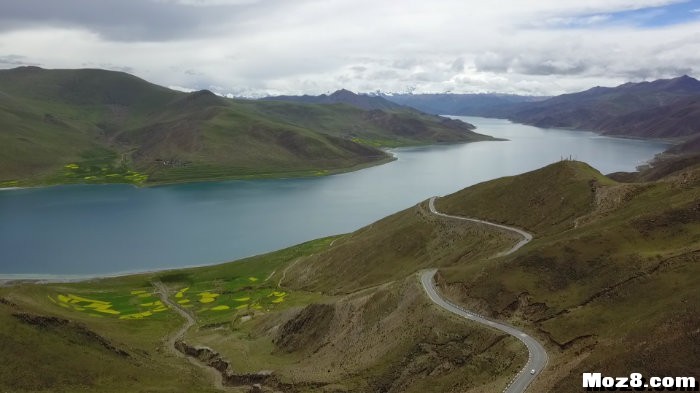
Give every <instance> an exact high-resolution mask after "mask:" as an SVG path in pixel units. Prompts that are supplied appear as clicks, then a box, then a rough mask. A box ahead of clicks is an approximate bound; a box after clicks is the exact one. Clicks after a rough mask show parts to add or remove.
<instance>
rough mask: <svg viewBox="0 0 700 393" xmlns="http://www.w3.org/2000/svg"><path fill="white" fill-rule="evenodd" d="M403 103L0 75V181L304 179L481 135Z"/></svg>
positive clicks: (33, 72)
mask: <svg viewBox="0 0 700 393" xmlns="http://www.w3.org/2000/svg"><path fill="white" fill-rule="evenodd" d="M472 128H473V126H471V125H468V124H466V123H462V122H456V121H451V120H447V119H443V118H438V117H435V116H429V115H424V114H420V113H416V112H414V111H410V110H397V111H391V112H386V111H382V110H374V111H371V112H368V111H365V110H362V109H359V108H356V107H352V106H347V105H342V104H341V105H314V104H293V103H283V102H263V101H260V102H258V101H246V100H229V99H224V98H221V97H218V96H216V95H214V94H212V93H211V92H208V91H200V92H195V93H190V94H186V93H181V92H176V91H172V90H169V89H166V88H163V87H160V86H156V85H153V84H151V83H148V82H146V81H143V80H141V79H139V78H136V77H134V76H132V75H128V74H125V73H120V72H112V71H104V70H44V69H41V68H37V67H20V68H16V69H11V70H0V153H2V154H0V187H2V186H13V185H31V184H46V183H49V184H51V183H71V182H99V183H104V182H129V183H136V184H141V183H157V182H172V181H186V180H207V179H221V178H240V177H251V176H254V177H270V176H310V175H311V176H313V175H321V174H326V173H329V172H333V171H341V170H349V169H355V168H358V167H362V166H366V165H374V164H377V163H380V162H383V161H385V160H388V159H390V157H389V156H388V155H387V154H386V153H384V152H383V151H381V150H379V149H378V148H379V147H388V146H406V145H417V144H430V143H444V142H447V143H460V142H469V141H475V140H489V139H492V138H489V137H486V136H483V135H480V134H476V133H474V132H473V131H472Z"/></svg>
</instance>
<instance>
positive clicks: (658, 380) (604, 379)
mask: <svg viewBox="0 0 700 393" xmlns="http://www.w3.org/2000/svg"><path fill="white" fill-rule="evenodd" d="M583 388H584V389H585V390H586V391H587V392H697V391H700V388H699V387H698V385H697V382H696V381H695V377H648V378H646V377H644V376H643V375H642V374H641V373H631V374H630V375H629V376H625V377H608V376H604V375H603V374H602V373H583Z"/></svg>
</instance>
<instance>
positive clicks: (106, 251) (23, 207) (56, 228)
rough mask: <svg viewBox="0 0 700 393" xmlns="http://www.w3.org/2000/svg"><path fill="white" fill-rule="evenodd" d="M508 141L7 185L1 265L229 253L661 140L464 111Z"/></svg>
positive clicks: (106, 267)
mask: <svg viewBox="0 0 700 393" xmlns="http://www.w3.org/2000/svg"><path fill="white" fill-rule="evenodd" d="M464 119H465V120H467V121H469V122H471V123H473V124H476V125H477V126H478V130H479V132H481V133H485V134H489V135H493V136H497V137H501V138H507V139H509V141H504V142H478V143H470V144H465V145H452V146H431V147H420V148H408V149H396V150H393V152H394V153H395V154H396V155H397V157H398V160H396V161H393V162H390V163H388V164H385V165H381V166H377V167H372V168H368V169H364V170H361V171H358V172H351V173H344V174H339V175H335V176H329V177H323V178H309V179H283V180H255V181H228V182H217V183H194V184H183V185H169V186H161V187H152V188H141V189H139V188H134V187H131V186H127V185H100V186H95V185H90V186H87V185H84V186H83V185H79V186H61V187H51V188H44V189H29V190H13V191H2V192H0V274H13V273H14V274H17V273H32V274H61V275H65V274H105V273H116V272H124V271H142V270H152V269H158V268H164V267H177V266H189V265H197V264H210V263H216V262H224V261H229V260H233V259H237V258H241V257H244V256H249V255H254V254H259V253H263V252H267V251H272V250H275V249H279V248H281V247H285V246H289V245H293V244H296V243H300V242H303V241H306V240H310V239H314V238H317V237H322V236H327V235H332V234H338V233H344V232H348V231H352V230H354V229H357V228H359V227H361V226H363V225H367V224H369V223H371V222H372V221H375V220H377V219H379V218H381V217H384V216H386V215H388V214H391V213H393V212H396V211H398V210H401V209H404V208H407V207H410V206H412V205H414V204H416V203H418V202H420V201H421V200H424V199H426V198H428V197H430V196H432V195H444V194H447V193H451V192H454V191H457V190H459V189H461V188H464V187H466V186H468V185H471V184H474V183H478V182H481V181H484V180H489V179H493V178H496V177H501V176H506V175H514V174H518V173H522V172H526V171H529V170H532V169H536V168H539V167H541V166H544V165H547V164H550V163H552V162H555V161H558V160H560V159H561V158H562V157H569V156H571V157H572V158H575V159H578V160H581V161H586V162H588V163H590V164H591V165H593V166H594V167H596V168H598V169H599V170H600V171H601V172H603V173H609V172H613V171H621V170H628V171H629V170H634V169H635V167H636V166H637V165H640V164H643V163H644V162H645V161H647V160H649V159H650V158H652V157H653V156H654V154H656V153H658V152H660V151H662V150H664V148H665V145H664V144H662V143H659V142H652V141H639V140H631V139H616V138H608V137H601V136H597V135H595V134H592V133H586V132H578V131H562V130H545V129H540V128H535V127H529V126H524V125H519V124H513V123H510V122H508V121H505V120H496V119H483V118H471V117H470V118H464Z"/></svg>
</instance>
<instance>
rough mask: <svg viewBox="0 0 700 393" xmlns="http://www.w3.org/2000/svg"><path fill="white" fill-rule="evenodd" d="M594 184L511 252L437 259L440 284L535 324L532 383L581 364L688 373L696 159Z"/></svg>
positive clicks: (692, 370)
mask: <svg viewBox="0 0 700 393" xmlns="http://www.w3.org/2000/svg"><path fill="white" fill-rule="evenodd" d="M559 165H560V166H563V164H559ZM567 165H569V166H571V165H570V164H568V163H567ZM581 175H583V176H588V175H589V174H588V171H583V173H581ZM512 184H514V183H512ZM553 185H554V184H553ZM476 190H478V189H476ZM501 191H502V192H503V193H504V194H517V195H519V197H520V198H522V199H523V200H527V199H528V198H532V197H533V196H535V195H536V193H535V194H533V193H531V192H528V191H527V190H526V189H522V188H520V187H517V188H516V187H510V186H509V185H507V184H504V186H503V187H502V188H501ZM551 192H552V193H555V194H557V195H559V192H560V191H559V189H558V188H557V187H551ZM465 193H466V192H465ZM593 194H594V198H593V199H592V201H593V204H592V206H591V207H590V208H589V209H587V211H582V212H581V213H583V215H582V216H581V217H579V218H578V219H577V220H576V223H577V225H575V226H573V227H569V228H568V230H564V231H561V230H560V231H556V232H546V231H541V232H538V233H541V236H539V237H538V238H537V239H536V241H534V242H532V243H531V244H529V245H528V246H527V247H525V248H523V249H522V250H521V251H519V252H518V253H516V254H515V255H514V256H512V257H510V258H506V260H504V261H502V262H499V263H494V264H489V265H488V266H486V267H485V268H484V269H483V270H482V271H479V272H476V274H475V271H474V270H473V269H464V268H461V267H451V268H448V269H445V270H443V271H442V277H443V283H442V284H443V289H444V291H445V292H447V293H450V294H451V296H452V297H453V299H455V300H456V301H458V302H460V303H462V304H466V305H467V306H468V307H471V308H473V309H476V310H479V311H481V312H483V313H485V314H488V315H492V316H494V317H496V318H501V319H510V320H511V321H512V322H514V323H518V324H522V325H523V326H529V327H531V329H537V331H538V332H539V335H540V337H542V339H543V340H546V341H545V342H546V343H547V344H548V348H550V349H551V350H552V354H550V365H552V367H551V369H550V371H548V372H547V374H546V375H545V376H544V378H543V380H541V381H539V382H538V383H537V385H535V387H534V389H535V390H536V391H554V392H556V391H566V390H569V389H570V388H571V387H573V386H577V384H579V383H580V375H581V373H582V372H585V371H590V370H596V371H600V372H603V374H604V375H624V374H625V373H628V372H629V370H631V369H634V370H635V371H638V372H641V373H643V374H645V375H695V376H697V375H698V371H700V370H699V369H698V364H697V362H696V361H694V360H693V359H696V358H697V357H696V356H695V354H696V353H697V351H698V349H700V341H698V335H697V329H696V328H697V326H698V323H699V322H700V320H699V319H698V315H700V314H698V308H699V307H700V304H699V303H698V295H699V294H700V292H698V288H699V285H700V282H699V281H698V277H699V276H698V268H699V267H700V265H698V261H700V259H699V257H700V205H698V201H699V200H700V171H698V161H697V160H696V161H695V162H694V163H689V164H687V165H686V166H685V167H684V168H682V169H677V170H674V171H672V172H671V173H670V174H669V175H667V176H664V177H662V178H661V179H660V180H658V181H656V182H652V183H626V184H622V183H619V184H617V183H612V184H611V183H608V184H601V183H598V184H597V185H596V186H595V187H594V192H593ZM562 196H564V195H562ZM464 200H465V201H466V200H467V199H466V198H465V199H464ZM463 208H464V209H467V208H466V207H464V206H463ZM469 209H471V207H470V208H469ZM468 211H469V212H473V211H472V210H468ZM511 221H513V222H518V221H516V220H511ZM519 222H521V223H527V222H528V221H527V217H524V218H523V219H522V220H520V221H519ZM535 228H536V229H537V227H535Z"/></svg>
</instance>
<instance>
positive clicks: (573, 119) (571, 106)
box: [498, 75, 700, 138]
mask: <svg viewBox="0 0 700 393" xmlns="http://www.w3.org/2000/svg"><path fill="white" fill-rule="evenodd" d="M699 98H700V81H698V80H696V79H694V78H691V77H689V76H687V75H684V76H681V77H678V78H674V79H659V80H656V81H653V82H641V83H625V84H623V85H620V86H617V87H611V88H609V87H594V88H592V89H589V90H586V91H582V92H579V93H572V94H563V95H560V96H556V97H553V98H550V99H548V100H544V101H540V102H531V103H520V104H515V105H512V106H510V107H506V108H504V110H503V111H502V112H501V113H500V114H498V115H499V116H502V117H506V118H508V119H511V120H514V121H518V122H521V123H526V124H532V125H535V126H538V127H559V128H574V129H582V130H593V131H599V132H601V133H604V134H610V135H627V136H635V137H642V138H677V137H685V138H687V137H691V136H693V135H697V134H698V133H700V129H699V128H698V122H697V119H698V99H699Z"/></svg>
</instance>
